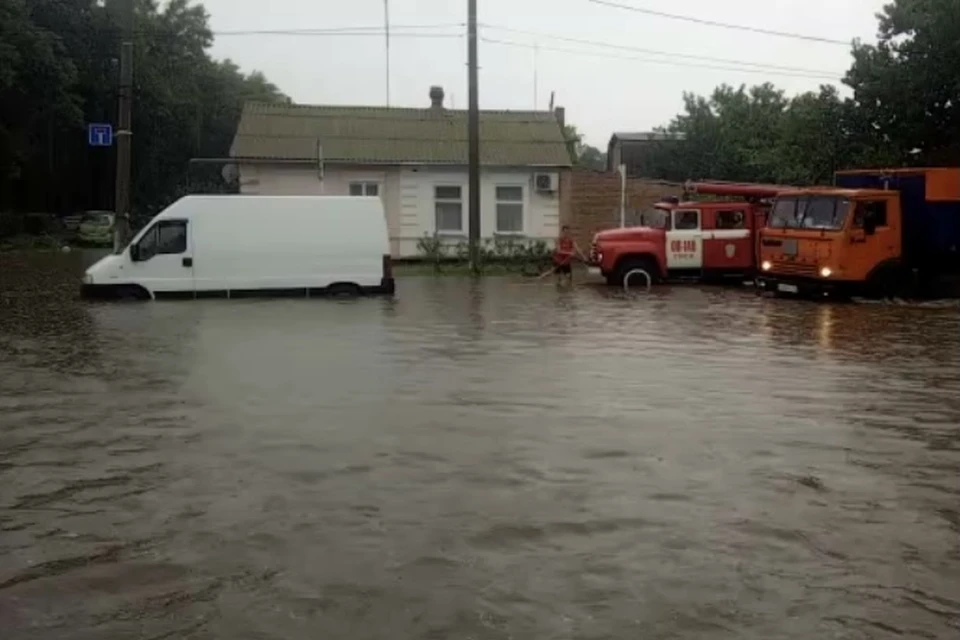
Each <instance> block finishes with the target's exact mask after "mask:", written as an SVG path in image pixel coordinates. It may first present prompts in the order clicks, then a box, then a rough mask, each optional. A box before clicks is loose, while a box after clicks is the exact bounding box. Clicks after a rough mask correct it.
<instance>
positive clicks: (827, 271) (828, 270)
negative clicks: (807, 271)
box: [820, 267, 833, 278]
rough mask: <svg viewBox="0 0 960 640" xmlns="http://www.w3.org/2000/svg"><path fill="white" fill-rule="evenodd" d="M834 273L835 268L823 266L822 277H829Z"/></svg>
mask: <svg viewBox="0 0 960 640" xmlns="http://www.w3.org/2000/svg"><path fill="white" fill-rule="evenodd" d="M832 275H833V269H831V268H830V267H823V268H822V269H820V277H821V278H829V277H830V276H832Z"/></svg>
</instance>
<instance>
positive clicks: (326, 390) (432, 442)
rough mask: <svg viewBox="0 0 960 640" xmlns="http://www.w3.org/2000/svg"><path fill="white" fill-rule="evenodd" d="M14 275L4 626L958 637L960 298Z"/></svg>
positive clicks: (5, 455)
mask: <svg viewBox="0 0 960 640" xmlns="http://www.w3.org/2000/svg"><path fill="white" fill-rule="evenodd" d="M82 260H83V257H82V256H80V255H76V254H71V255H67V256H62V255H47V256H36V257H31V258H30V262H29V264H23V263H17V262H16V261H11V260H10V259H9V258H5V257H4V256H0V636H2V637H3V638H4V640H20V639H27V638H29V639H31V640H46V639H54V638H56V639H70V640H74V639H78V640H79V639H91V640H93V639H98V640H99V639H105V638H135V637H136V638H150V639H159V638H277V639H280V638H283V639H308V638H309V639H314V638H378V639H379V638H383V639H387V638H389V639H391V640H393V639H402V638H436V639H438V640H439V639H447V638H451V639H452V638H458V639H464V640H465V639H468V638H472V639H481V638H497V639H499V638H503V639H506V638H514V639H518V640H519V639H525V638H544V639H552V638H557V639H562V638H570V639H574V638H576V639H583V638H597V639H599V638H630V639H633V638H657V639H659V638H678V639H679V638H683V639H700V638H730V639H733V638H736V639H746V638H750V639H754V638H755V639H757V640H760V639H764V640H767V639H771V638H778V639H780V638H782V639H798V640H799V639H809V638H843V639H848V638H849V639H861V638H862V639H867V638H870V639H875V638H877V639H886V638H936V639H940V638H944V639H951V638H957V637H960V310H958V309H957V308H956V307H945V308H917V307H909V306H885V305H828V304H812V303H806V302H800V301H788V300H772V299H761V298H757V297H755V296H754V295H753V293H752V292H750V291H749V290H723V289H698V288H674V289H663V290H661V291H658V292H657V293H655V294H652V295H649V296H637V297H625V296H623V295H622V294H617V293H613V292H610V291H608V290H606V289H602V288H599V287H594V286H582V285H581V286H577V287H575V288H574V289H573V290H558V289H557V288H556V287H555V286H554V285H553V284H552V283H549V282H545V281H541V282H534V281H530V280H519V279H518V280H511V279H508V278H490V279H486V280H482V281H477V282H474V281H470V280H465V279H458V278H436V279H434V278H417V277H409V278H403V279H401V280H400V281H399V282H398V295H397V298H396V299H395V300H382V299H364V300H357V301H345V302H337V301H320V300H314V301H301V300H267V301H201V302H171V303H151V304H112V305H110V304H105V305H91V304H83V303H81V302H80V301H79V300H76V299H75V298H74V296H75V294H76V287H77V278H78V274H79V273H80V268H81V262H82Z"/></svg>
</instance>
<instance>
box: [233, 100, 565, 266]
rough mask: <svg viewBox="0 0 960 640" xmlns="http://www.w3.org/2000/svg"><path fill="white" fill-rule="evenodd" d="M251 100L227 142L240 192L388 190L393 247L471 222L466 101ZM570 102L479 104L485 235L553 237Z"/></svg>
mask: <svg viewBox="0 0 960 640" xmlns="http://www.w3.org/2000/svg"><path fill="white" fill-rule="evenodd" d="M430 100H431V104H430V106H429V107H425V108H422V109H416V108H413V109H411V108H396V107H354V106H346V107H345V106H334V105H326V106H314V105H298V104H262V103H250V104H247V105H246V106H245V107H244V109H243V114H242V116H241V118H240V123H239V125H238V129H237V133H236V136H235V137H234V140H233V145H232V147H231V150H230V156H231V158H233V159H234V160H235V163H236V166H237V168H238V171H239V178H240V190H241V193H247V194H263V195H344V196H345V195H351V196H379V197H380V198H381V199H382V200H383V204H384V210H385V212H386V216H387V226H388V228H389V232H390V240H391V252H392V253H393V255H394V257H415V256H417V255H418V253H419V250H418V248H417V245H418V242H419V241H420V239H421V238H423V236H424V235H430V236H432V235H434V234H436V235H437V236H439V237H441V238H443V239H444V240H446V241H448V242H450V243H451V244H455V243H457V242H459V241H460V240H462V239H466V237H467V231H468V220H467V202H468V182H469V181H468V171H467V112H466V111H465V110H454V109H447V108H445V107H444V105H443V90H442V89H441V88H440V87H432V88H431V90H430ZM563 119H564V116H563V109H562V108H558V109H556V110H555V111H481V112H480V164H481V222H480V226H481V236H482V237H484V238H495V237H513V238H517V239H529V240H534V239H544V240H553V239H554V238H556V237H557V234H558V231H559V227H560V221H561V219H563V220H568V219H569V215H570V211H569V203H570V201H571V198H570V194H569V190H570V170H571V162H570V156H569V154H568V152H567V146H566V141H565V139H564V135H563Z"/></svg>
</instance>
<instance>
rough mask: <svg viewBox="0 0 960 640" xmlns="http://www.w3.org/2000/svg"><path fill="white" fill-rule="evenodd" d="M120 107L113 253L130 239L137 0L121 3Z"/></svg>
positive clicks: (125, 0)
mask: <svg viewBox="0 0 960 640" xmlns="http://www.w3.org/2000/svg"><path fill="white" fill-rule="evenodd" d="M120 29H121V35H120V83H119V92H118V93H119V95H120V104H119V108H118V111H117V184H116V188H117V191H116V202H115V207H116V210H117V213H116V216H115V218H114V221H113V250H114V252H117V253H119V252H120V250H121V249H123V247H124V246H126V244H127V240H128V238H129V237H130V156H131V146H132V142H133V140H132V139H131V137H132V136H133V132H132V131H131V120H132V112H133V0H122V1H121V2H120Z"/></svg>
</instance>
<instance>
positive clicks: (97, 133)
mask: <svg viewBox="0 0 960 640" xmlns="http://www.w3.org/2000/svg"><path fill="white" fill-rule="evenodd" d="M87 144H89V145H90V146H91V147H109V146H112V145H113V127H112V126H111V125H109V124H89V125H87Z"/></svg>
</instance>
